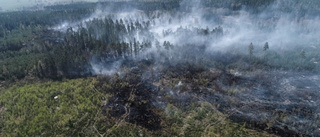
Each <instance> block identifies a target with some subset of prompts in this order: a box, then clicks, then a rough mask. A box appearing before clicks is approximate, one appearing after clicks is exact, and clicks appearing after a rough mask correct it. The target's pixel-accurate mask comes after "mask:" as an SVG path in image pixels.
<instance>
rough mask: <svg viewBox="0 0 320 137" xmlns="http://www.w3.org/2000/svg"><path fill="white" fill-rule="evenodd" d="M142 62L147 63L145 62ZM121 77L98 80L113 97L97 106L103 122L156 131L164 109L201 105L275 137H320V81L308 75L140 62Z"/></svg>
mask: <svg viewBox="0 0 320 137" xmlns="http://www.w3.org/2000/svg"><path fill="white" fill-rule="evenodd" d="M147 62H148V61H147ZM126 69H127V73H122V74H121V75H116V76H114V77H113V78H112V77H108V76H105V77H100V78H99V84H98V85H97V87H98V88H100V90H103V91H105V92H106V93H109V94H112V95H113V96H112V97H111V98H109V99H108V102H107V103H106V104H105V105H104V106H103V107H102V109H103V113H104V115H105V116H106V117H107V118H108V119H114V123H109V125H110V126H112V125H114V124H115V123H116V121H126V122H130V123H133V124H137V125H139V126H142V127H145V128H147V129H149V130H161V128H162V127H161V124H160V123H161V122H162V116H161V115H160V113H159V112H161V111H163V110H164V108H165V106H166V105H167V104H168V103H170V104H175V105H176V106H177V107H178V108H181V109H182V110H183V109H185V108H187V107H188V106H189V105H190V104H192V102H196V101H205V102H209V103H211V104H212V105H214V106H217V108H218V110H219V111H221V112H222V113H224V114H226V115H227V116H228V118H229V119H231V120H233V121H235V122H238V123H247V124H246V125H247V127H249V128H253V129H258V130H264V131H267V132H269V133H273V134H276V135H280V136H320V134H319V128H320V126H319V125H320V112H319V105H320V101H318V98H319V94H318V92H319V89H320V87H319V84H318V83H320V76H319V75H316V74H313V73H311V72H310V73H308V72H281V71H261V70H256V71H247V72H236V71H225V70H224V71H222V70H219V69H215V68H205V69H203V68H197V67H194V66H193V65H186V64H175V67H172V66H170V65H168V66H162V67H158V66H156V65H155V64H153V63H150V62H149V63H146V62H140V63H137V67H130V68H126Z"/></svg>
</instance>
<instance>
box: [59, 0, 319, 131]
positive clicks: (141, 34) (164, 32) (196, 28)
mask: <svg viewBox="0 0 320 137" xmlns="http://www.w3.org/2000/svg"><path fill="white" fill-rule="evenodd" d="M286 2H289V1H285V2H284V0H277V1H272V2H270V3H268V4H265V5H263V6H262V7H261V8H259V10H258V11H256V10H253V9H252V7H250V6H248V5H243V4H241V3H237V2H229V3H228V2H226V3H225V4H222V5H229V4H230V5H229V6H221V7H215V6H212V7H206V6H205V5H203V3H202V2H200V1H195V0H192V1H186V0H185V1H182V2H181V4H180V7H177V8H176V11H175V12H174V13H171V12H169V11H162V10H155V11H152V12H148V13H147V12H144V11H142V10H138V9H135V8H134V7H130V9H126V10H125V11H121V10H120V11H117V12H111V11H110V10H108V9H109V8H110V7H108V6H106V7H105V6H100V7H98V9H97V11H96V12H95V13H94V14H93V15H92V16H90V17H88V18H85V19H83V20H80V21H74V22H73V23H71V22H70V23H69V22H68V21H66V22H65V23H63V24H60V25H58V26H56V27H53V29H54V30H57V31H66V30H67V28H69V27H72V28H74V30H75V31H78V29H77V28H79V27H80V28H87V27H88V26H89V25H86V24H90V22H91V21H93V20H94V19H98V20H99V19H101V20H103V19H104V18H106V17H108V18H111V19H112V20H113V22H117V21H119V20H120V19H121V20H123V21H122V22H123V24H124V26H126V31H127V32H128V31H129V30H130V28H131V26H133V27H132V28H139V26H140V25H139V23H136V22H144V23H141V24H142V25H141V26H140V28H144V29H136V30H135V31H132V32H131V33H128V34H124V35H122V36H121V37H120V39H119V41H120V42H124V43H138V42H139V41H140V43H144V42H145V43H148V42H149V43H150V45H151V46H150V47H148V48H146V49H143V50H139V51H135V50H134V52H139V53H138V54H135V55H132V56H129V57H128V56H126V55H122V56H119V57H113V58H112V61H110V59H108V58H105V59H101V60H102V61H101V60H100V61H98V62H97V61H96V60H94V59H93V60H92V61H91V63H90V64H91V66H92V69H91V70H92V71H93V73H94V74H97V75H113V74H114V73H115V72H118V71H119V70H120V71H121V70H122V68H124V66H125V68H126V67H128V66H130V67H129V68H131V67H132V68H134V67H136V66H134V65H126V64H130V63H127V61H126V60H130V61H132V62H133V63H132V64H134V63H137V62H140V63H141V62H144V61H147V62H151V63H150V64H152V69H146V70H145V69H142V70H145V71H146V72H144V73H143V74H142V76H143V77H142V79H146V80H150V79H153V80H157V79H158V80H159V79H160V78H159V77H160V76H162V75H161V73H165V71H166V69H170V68H175V67H181V66H184V65H185V64H189V65H190V66H196V68H197V67H198V68H201V69H202V71H209V70H210V68H215V69H218V70H220V71H221V73H224V74H221V77H218V78H214V79H213V78H212V79H213V80H212V81H214V82H212V83H215V86H217V87H219V88H218V90H219V91H220V92H218V93H214V94H211V93H210V94H209V93H208V94H209V96H205V97H204V98H206V99H207V101H208V102H211V103H213V104H214V103H218V104H222V108H221V111H223V112H225V113H229V112H232V113H233V115H230V118H231V119H239V122H248V123H251V124H252V125H253V126H259V125H260V128H262V129H265V130H268V129H275V130H276V131H281V132H282V131H283V134H282V135H306V136H317V132H319V131H318V130H319V127H318V126H317V125H319V124H317V123H320V122H319V107H318V106H319V101H317V100H316V98H315V97H317V96H318V90H319V88H320V87H319V86H317V84H316V83H317V82H318V69H319V66H318V64H317V62H319V61H320V58H319V56H317V53H318V51H317V50H319V46H320V44H319V40H318V38H317V36H319V35H320V34H319V33H320V28H319V27H318V26H319V25H320V22H319V21H320V20H319V15H317V14H315V12H314V11H316V10H319V9H317V7H314V8H313V9H306V8H308V7H304V5H302V4H301V3H300V5H299V4H298V5H296V3H292V2H289V3H286ZM308 2H314V1H308ZM314 4H316V3H314ZM309 5H313V4H312V3H311V4H309ZM231 7H236V8H237V10H234V9H232V8H231ZM284 7H286V9H283V8H284ZM119 22H120V21H119ZM127 26H130V27H127ZM100 31H101V30H100V29H96V30H94V34H95V35H96V36H95V37H96V38H97V39H100V38H101V37H100V36H101V34H102V33H106V32H100ZM266 42H268V49H267V50H265V51H264V50H263V47H264V45H265V44H266ZM250 43H253V49H252V55H249V54H251V53H250V52H248V50H250V49H249V48H248V46H249V44H250ZM131 50H132V48H131ZM249 56H250V57H249ZM123 64H124V65H123ZM181 64H183V65H181ZM188 69H190V68H188V67H187V70H188ZM195 70H197V69H195ZM151 71H152V72H151ZM184 71H186V70H184ZM184 71H181V70H180V72H179V70H174V71H173V72H174V73H178V74H179V73H181V72H184ZM188 71H189V72H190V71H191V70H188ZM151 73H154V74H152V75H151ZM190 73H191V72H190ZM149 74H150V75H149ZM172 75H174V74H172ZM181 75H183V74H181ZM190 75H192V74H190ZM151 77H152V78H151ZM154 77H155V78H154ZM177 77H179V76H177ZM153 82H154V81H153ZM153 82H151V83H153ZM182 83H185V85H187V84H190V85H192V83H190V82H189V83H188V82H185V81H182ZM213 85H214V84H213ZM190 87H192V86H190ZM198 87H199V86H198ZM200 87H201V86H200ZM173 88H174V87H173ZM187 89H188V88H187ZM197 89H198V90H199V89H201V88H191V89H189V91H190V92H192V93H184V94H183V95H185V96H186V97H187V96H188V97H190V94H195V95H197V96H204V94H202V93H199V92H198V91H197ZM167 90H168V92H167V93H165V94H172V95H175V94H177V93H175V92H178V90H170V89H167ZM204 91H205V90H204ZM229 91H232V93H231V94H230V92H229ZM179 92H180V91H179ZM196 93H197V94H196ZM230 96H231V98H230ZM181 98H183V96H179V98H177V99H178V100H179V101H184V102H185V101H188V100H185V99H181ZM189 101H190V100H189ZM231 102H237V104H234V103H231ZM154 103H155V104H153V105H154V106H157V105H159V106H162V105H163V101H162V100H160V101H159V99H155V100H154ZM157 103H158V104H157ZM276 131H270V132H276ZM291 132H292V133H291Z"/></svg>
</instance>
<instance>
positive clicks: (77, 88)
mask: <svg viewBox="0 0 320 137" xmlns="http://www.w3.org/2000/svg"><path fill="white" fill-rule="evenodd" d="M93 82H95V81H94V80H92V79H77V80H67V81H63V82H45V83H38V84H28V85H24V86H21V87H19V86H13V87H11V88H9V89H7V90H5V91H4V92H1V96H0V104H1V107H2V108H5V110H3V111H4V116H3V119H1V120H2V121H1V123H3V125H1V126H3V127H1V128H2V129H1V132H2V133H3V134H4V135H6V136H39V135H41V136H57V135H64V136H68V135H69V136H70V135H75V134H74V133H78V135H79V134H80V132H82V131H81V130H82V129H83V128H85V127H86V125H88V124H89V123H90V122H91V120H93V118H94V117H95V115H96V114H97V111H98V108H99V107H100V105H101V97H102V96H103V95H102V94H101V93H99V92H96V91H95V90H94V89H93ZM55 97H57V98H56V99H55Z"/></svg>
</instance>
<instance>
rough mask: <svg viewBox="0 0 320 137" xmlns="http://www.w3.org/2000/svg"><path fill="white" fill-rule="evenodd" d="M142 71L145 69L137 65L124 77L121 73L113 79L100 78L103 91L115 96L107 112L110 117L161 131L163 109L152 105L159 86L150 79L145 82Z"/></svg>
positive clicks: (99, 85)
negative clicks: (159, 112) (160, 109)
mask: <svg viewBox="0 0 320 137" xmlns="http://www.w3.org/2000/svg"><path fill="white" fill-rule="evenodd" d="M142 73H143V72H142V70H139V69H138V68H136V70H132V71H131V73H128V74H126V75H125V76H124V77H123V78H120V77H119V75H117V74H116V75H115V78H113V79H111V78H109V77H100V78H99V81H100V83H98V85H97V87H99V90H101V91H103V92H105V93H108V94H112V95H113V96H112V97H111V98H109V99H108V103H106V104H105V105H104V106H103V107H102V110H103V114H104V115H106V117H107V118H108V119H115V120H120V121H121V120H123V121H127V122H130V123H133V124H137V125H140V126H142V127H145V128H147V129H149V130H160V129H161V126H160V122H161V121H160V116H159V114H157V111H159V109H158V108H156V107H155V106H153V105H152V101H153V100H154V97H155V95H156V94H157V92H158V88H157V87H156V86H154V85H152V84H151V83H149V82H148V81H143V80H142V78H141V75H142ZM111 122H116V121H111ZM110 124H111V125H112V124H115V123H110Z"/></svg>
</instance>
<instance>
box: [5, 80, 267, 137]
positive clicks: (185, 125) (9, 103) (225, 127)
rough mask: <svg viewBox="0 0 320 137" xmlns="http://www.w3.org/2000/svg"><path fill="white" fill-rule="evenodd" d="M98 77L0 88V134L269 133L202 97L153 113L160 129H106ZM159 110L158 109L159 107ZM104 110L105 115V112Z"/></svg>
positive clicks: (127, 125)
mask: <svg viewBox="0 0 320 137" xmlns="http://www.w3.org/2000/svg"><path fill="white" fill-rule="evenodd" d="M98 80H99V79H96V78H87V79H74V80H65V81H60V82H59V81H57V82H51V81H49V82H40V83H34V84H25V85H18V84H16V85H14V86H12V87H10V88H8V89H5V90H3V91H1V92H0V136H115V137H118V136H272V135H269V134H267V133H262V132H258V131H255V130H250V129H247V128H246V127H245V126H244V125H240V124H237V123H234V122H232V121H230V120H228V119H227V116H226V115H224V114H222V113H220V112H219V111H218V110H217V109H216V107H215V106H214V105H212V104H210V103H208V102H206V101H196V102H193V103H192V104H191V105H187V106H185V107H184V108H179V107H176V105H175V104H170V103H168V105H167V106H166V107H165V108H162V110H163V111H161V112H158V113H159V116H160V118H161V129H159V130H155V131H151V130H147V129H146V128H143V127H141V126H139V125H136V124H133V123H128V122H126V121H122V120H119V119H115V121H116V122H115V125H113V126H112V127H110V128H108V127H107V123H110V120H111V119H108V118H107V117H105V116H104V115H105V114H103V107H101V106H102V103H106V102H105V101H107V100H104V98H105V99H108V97H110V95H108V94H104V93H102V92H99V91H98V90H97V89H96V88H95V86H94V85H95V84H96V83H97V82H98ZM159 109H160V108H159ZM106 115H108V114H106Z"/></svg>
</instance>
